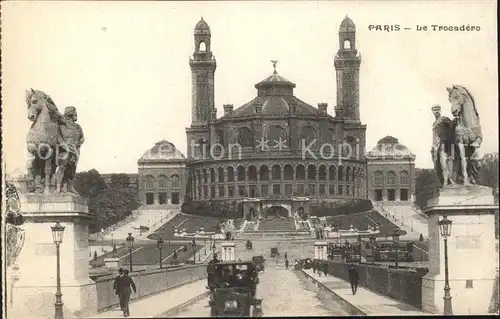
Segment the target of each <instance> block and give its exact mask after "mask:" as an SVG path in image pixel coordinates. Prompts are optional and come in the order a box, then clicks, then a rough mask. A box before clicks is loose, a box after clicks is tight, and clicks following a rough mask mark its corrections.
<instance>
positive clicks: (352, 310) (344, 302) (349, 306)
mask: <svg viewBox="0 0 500 319" xmlns="http://www.w3.org/2000/svg"><path fill="white" fill-rule="evenodd" d="M300 273H302V274H303V275H304V276H305V277H306V278H308V279H309V280H311V281H313V282H314V283H316V284H317V285H318V287H319V288H320V289H322V290H324V291H327V292H328V293H330V294H332V295H333V297H334V298H335V299H336V300H337V301H338V302H340V304H342V306H343V307H344V308H345V309H346V310H347V311H348V312H349V314H350V315H353V316H367V315H368V314H366V313H365V312H363V311H362V310H361V309H359V308H358V307H356V306H354V305H353V304H351V303H350V302H348V301H347V300H345V299H344V298H342V297H340V296H339V295H338V294H337V293H336V292H335V291H333V290H332V289H330V288H328V287H327V286H325V285H324V284H323V283H321V282H319V281H318V280H316V279H315V278H314V277H312V276H311V275H309V274H308V273H306V272H305V271H304V270H303V269H301V270H300Z"/></svg>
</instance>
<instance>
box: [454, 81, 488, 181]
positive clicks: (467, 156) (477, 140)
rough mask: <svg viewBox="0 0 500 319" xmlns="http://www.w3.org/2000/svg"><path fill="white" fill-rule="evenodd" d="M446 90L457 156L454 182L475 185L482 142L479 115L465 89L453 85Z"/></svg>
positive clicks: (472, 99)
mask: <svg viewBox="0 0 500 319" xmlns="http://www.w3.org/2000/svg"><path fill="white" fill-rule="evenodd" d="M446 90H447V91H448V99H449V101H450V103H451V113H452V114H453V117H454V120H453V122H454V137H455V140H454V142H455V145H456V149H457V150H458V155H459V157H458V158H456V161H455V165H454V173H455V174H456V180H457V181H459V182H462V183H463V184H464V185H469V184H475V183H476V178H477V173H478V168H479V166H478V151H479V147H480V146H481V142H482V140H483V135H482V132H481V124H480V122H479V114H478V112H477V109H476V105H475V103H474V98H473V97H472V95H471V94H470V93H469V91H468V90H467V89H466V88H464V87H463V86H460V85H453V87H451V88H446Z"/></svg>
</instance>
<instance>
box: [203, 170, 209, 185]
mask: <svg viewBox="0 0 500 319" xmlns="http://www.w3.org/2000/svg"><path fill="white" fill-rule="evenodd" d="M202 172H203V183H207V182H208V173H207V170H206V169H203V171H202Z"/></svg>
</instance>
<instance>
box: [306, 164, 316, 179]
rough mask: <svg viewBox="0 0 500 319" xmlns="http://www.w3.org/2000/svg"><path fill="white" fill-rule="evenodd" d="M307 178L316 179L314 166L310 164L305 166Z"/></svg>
mask: <svg viewBox="0 0 500 319" xmlns="http://www.w3.org/2000/svg"><path fill="white" fill-rule="evenodd" d="M307 179H308V180H311V181H315V180H316V166H314V165H312V164H311V165H309V166H308V167H307Z"/></svg>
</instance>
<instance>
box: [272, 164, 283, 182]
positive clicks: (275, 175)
mask: <svg viewBox="0 0 500 319" xmlns="http://www.w3.org/2000/svg"><path fill="white" fill-rule="evenodd" d="M271 177H272V179H273V180H280V179H281V167H280V166H279V165H277V164H275V165H273V168H272V171H271Z"/></svg>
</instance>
